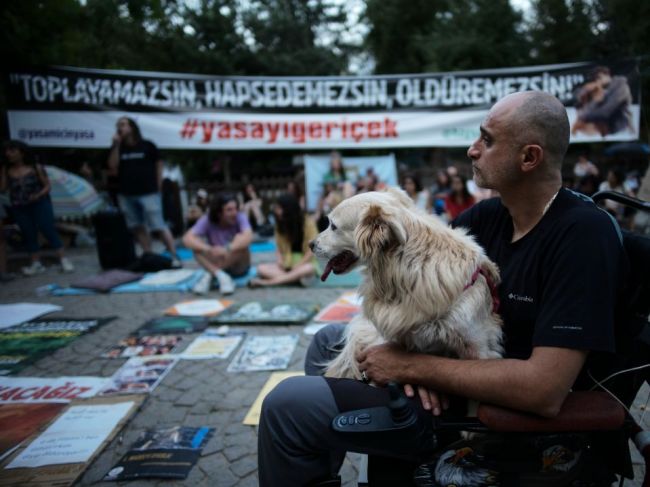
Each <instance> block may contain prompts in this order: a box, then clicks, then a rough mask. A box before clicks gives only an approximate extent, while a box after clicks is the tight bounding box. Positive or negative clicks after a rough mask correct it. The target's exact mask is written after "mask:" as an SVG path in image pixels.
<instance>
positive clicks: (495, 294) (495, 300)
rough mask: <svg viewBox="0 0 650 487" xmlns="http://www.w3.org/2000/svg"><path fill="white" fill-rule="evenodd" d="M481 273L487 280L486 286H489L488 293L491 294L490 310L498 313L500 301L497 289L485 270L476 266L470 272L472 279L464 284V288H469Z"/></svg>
mask: <svg viewBox="0 0 650 487" xmlns="http://www.w3.org/2000/svg"><path fill="white" fill-rule="evenodd" d="M481 274H482V275H483V277H484V278H485V282H487V285H488V287H489V288H490V294H492V312H493V313H498V312H499V304H501V301H500V300H499V291H498V290H497V286H496V284H495V283H494V281H493V280H492V278H491V277H490V275H489V274H488V273H487V272H485V271H484V270H483V269H482V268H481V267H478V268H477V269H476V270H475V271H474V274H472V279H471V281H470V282H469V284H468V285H467V286H465V289H463V291H464V290H466V289H469V288H470V287H472V286H473V285H474V283H475V282H476V280H477V279H478V276H479V275H481Z"/></svg>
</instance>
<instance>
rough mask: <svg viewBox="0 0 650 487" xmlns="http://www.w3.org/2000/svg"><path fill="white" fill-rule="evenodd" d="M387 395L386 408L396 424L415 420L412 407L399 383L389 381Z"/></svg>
mask: <svg viewBox="0 0 650 487" xmlns="http://www.w3.org/2000/svg"><path fill="white" fill-rule="evenodd" d="M388 395H389V397H390V402H389V403H388V408H389V409H390V415H391V417H392V418H393V421H394V422H395V425H396V426H397V425H402V424H410V423H413V422H414V421H415V420H417V416H416V414H415V411H414V410H413V407H412V406H411V404H410V403H409V401H408V400H407V399H406V396H405V395H404V394H403V393H402V390H401V389H400V387H399V385H397V384H396V383H395V382H390V383H389V384H388Z"/></svg>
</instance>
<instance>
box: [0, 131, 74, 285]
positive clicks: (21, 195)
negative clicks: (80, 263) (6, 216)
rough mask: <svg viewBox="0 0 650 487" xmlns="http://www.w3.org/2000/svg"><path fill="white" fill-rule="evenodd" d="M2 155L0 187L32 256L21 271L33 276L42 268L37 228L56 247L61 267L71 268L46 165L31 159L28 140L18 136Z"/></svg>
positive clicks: (62, 269) (42, 270)
mask: <svg viewBox="0 0 650 487" xmlns="http://www.w3.org/2000/svg"><path fill="white" fill-rule="evenodd" d="M4 155H5V159H6V161H7V163H8V164H7V165H5V166H4V167H3V168H2V174H1V177H0V191H6V190H9V200H10V201H11V211H12V214H13V217H14V220H16V223H17V224H18V226H19V227H20V230H21V232H22V234H23V237H24V238H25V244H26V246H27V251H28V252H29V257H30V259H31V264H30V265H29V266H27V267H23V268H22V273H23V274H24V275H26V276H33V275H34V274H40V273H42V272H44V271H45V266H44V265H43V264H42V263H41V260H40V254H39V245H38V233H39V231H40V232H41V233H42V234H43V235H44V236H45V238H46V239H47V240H48V242H49V243H50V245H51V246H52V248H53V249H54V250H55V251H56V254H57V256H58V257H59V262H60V263H61V271H63V272H72V271H74V266H73V265H72V262H70V260H69V259H67V258H66V257H65V256H64V254H63V243H62V242H61V238H60V237H59V234H58V233H57V231H56V227H55V224H54V211H53V209H52V200H51V199H50V180H49V178H48V177H47V173H46V172H45V168H44V167H43V166H41V165H40V164H37V163H36V162H35V161H34V159H33V157H32V155H31V153H30V151H29V147H28V146H27V144H25V143H23V142H20V141H17V140H10V141H9V142H7V143H6V144H5V147H4Z"/></svg>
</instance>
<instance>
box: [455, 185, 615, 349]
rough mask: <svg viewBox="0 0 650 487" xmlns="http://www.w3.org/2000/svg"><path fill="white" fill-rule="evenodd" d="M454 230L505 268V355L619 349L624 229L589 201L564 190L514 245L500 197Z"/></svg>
mask: <svg viewBox="0 0 650 487" xmlns="http://www.w3.org/2000/svg"><path fill="white" fill-rule="evenodd" d="M453 225H454V226H456V227H465V228H468V229H469V230H470V233H471V234H472V235H474V236H475V237H476V239H477V241H478V243H479V244H481V246H482V247H483V248H484V249H485V251H486V253H487V255H488V256H489V257H490V258H491V259H492V260H493V261H494V262H496V263H497V264H498V265H499V268H500V270H501V279H502V282H501V285H500V286H499V297H500V299H501V307H500V309H499V313H500V314H501V316H502V318H503V321H504V334H505V337H506V338H505V352H506V356H507V357H511V358H519V359H527V358H528V357H530V354H531V352H532V349H533V347H535V346H548V347H562V348H572V349H578V350H588V351H596V352H613V351H614V348H615V339H614V315H615V306H616V301H617V295H618V292H619V291H620V289H621V288H622V280H623V273H624V269H625V257H624V252H623V247H622V244H621V240H620V236H619V232H618V228H617V227H616V226H615V224H614V222H613V221H612V220H611V218H610V217H609V216H608V215H607V214H606V213H605V212H604V211H602V210H600V209H599V208H598V207H596V205H595V204H594V203H593V202H592V201H591V200H587V199H586V198H584V197H583V196H581V195H578V194H577V193H574V192H572V191H569V190H566V189H562V190H560V192H559V193H558V195H557V197H556V198H555V201H554V202H553V204H552V205H551V207H550V208H549V210H548V211H547V212H546V214H545V215H544V216H543V217H542V219H541V221H540V222H539V223H538V224H537V225H536V226H535V228H533V229H532V230H531V231H530V232H529V233H528V234H526V235H525V236H524V237H523V238H521V239H519V240H518V241H517V242H514V243H511V240H512V233H513V225H512V218H511V217H510V214H509V213H508V210H507V209H506V208H505V207H504V206H503V205H502V204H501V200H500V199H498V198H495V199H491V200H487V201H483V202H481V203H479V204H477V205H476V206H474V207H473V208H470V209H469V210H467V211H466V212H464V213H463V214H461V215H460V216H459V217H458V218H457V219H456V220H454V222H453ZM590 358H591V356H590Z"/></svg>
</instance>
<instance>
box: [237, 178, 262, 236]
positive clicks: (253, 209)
mask: <svg viewBox="0 0 650 487" xmlns="http://www.w3.org/2000/svg"><path fill="white" fill-rule="evenodd" d="M237 196H238V199H239V207H240V208H241V211H242V212H244V214H245V215H246V217H247V218H248V221H249V222H250V223H251V226H252V227H253V230H257V229H258V228H260V227H261V226H263V225H264V224H265V223H266V218H265V217H264V213H263V212H262V206H263V201H262V198H261V197H260V196H259V195H258V194H257V190H256V189H255V185H254V184H253V183H246V184H245V185H244V187H243V188H242V191H241V195H237Z"/></svg>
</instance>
